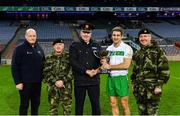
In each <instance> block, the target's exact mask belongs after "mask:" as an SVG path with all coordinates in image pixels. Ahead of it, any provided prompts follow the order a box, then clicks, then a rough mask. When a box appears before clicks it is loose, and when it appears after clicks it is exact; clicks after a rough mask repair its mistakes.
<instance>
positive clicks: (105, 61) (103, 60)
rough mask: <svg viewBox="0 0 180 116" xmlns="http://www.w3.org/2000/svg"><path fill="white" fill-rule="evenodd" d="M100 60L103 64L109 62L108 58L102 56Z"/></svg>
mask: <svg viewBox="0 0 180 116" xmlns="http://www.w3.org/2000/svg"><path fill="white" fill-rule="evenodd" d="M100 62H101V64H102V65H103V64H107V63H108V61H107V58H101V60H100Z"/></svg>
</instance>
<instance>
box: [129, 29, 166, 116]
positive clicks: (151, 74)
mask: <svg viewBox="0 0 180 116" xmlns="http://www.w3.org/2000/svg"><path fill="white" fill-rule="evenodd" d="M138 37H139V43H140V46H141V49H140V50H138V51H137V52H136V53H135V54H134V55H133V63H134V67H133V73H132V75H131V79H132V87H133V94H134V96H135V98H136V101H137V104H138V109H139V114H140V115H157V112H158V108H159V101H160V96H161V93H162V86H163V84H164V83H166V82H167V81H168V79H169V66H168V60H167V58H166V55H165V53H164V51H163V50H162V49H161V48H160V47H159V46H158V45H157V43H156V42H155V41H154V40H153V39H152V35H151V32H150V31H149V30H148V29H142V30H140V31H139V33H138Z"/></svg>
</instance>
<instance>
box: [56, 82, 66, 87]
mask: <svg viewBox="0 0 180 116" xmlns="http://www.w3.org/2000/svg"><path fill="white" fill-rule="evenodd" d="M55 85H56V87H58V88H65V86H64V82H63V81H62V80H58V81H56V83H55Z"/></svg>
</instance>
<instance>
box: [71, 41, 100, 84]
mask: <svg viewBox="0 0 180 116" xmlns="http://www.w3.org/2000/svg"><path fill="white" fill-rule="evenodd" d="M99 50H100V45H99V44H97V43H95V42H93V41H92V40H91V41H90V43H89V44H86V43H85V42H83V41H80V42H74V43H72V45H71V46H70V49H69V55H70V65H72V69H73V74H74V84H75V85H77V86H86V85H98V84H99V75H95V76H94V77H90V76H89V75H87V74H86V70H87V69H90V70H91V69H96V68H98V67H99V66H100V60H99V58H97V57H95V55H94V53H93V51H99Z"/></svg>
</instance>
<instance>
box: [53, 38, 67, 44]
mask: <svg viewBox="0 0 180 116" xmlns="http://www.w3.org/2000/svg"><path fill="white" fill-rule="evenodd" d="M56 43H64V41H63V40H62V39H61V38H58V39H55V40H54V41H53V44H52V45H55V44H56Z"/></svg>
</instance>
